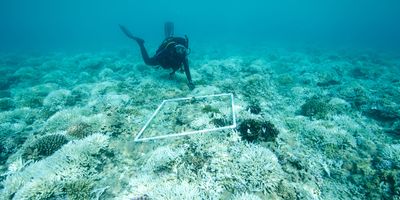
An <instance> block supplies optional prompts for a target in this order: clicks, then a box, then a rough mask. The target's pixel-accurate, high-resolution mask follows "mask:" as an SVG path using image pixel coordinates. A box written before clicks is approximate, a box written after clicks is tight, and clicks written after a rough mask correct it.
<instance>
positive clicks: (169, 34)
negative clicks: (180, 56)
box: [164, 22, 174, 38]
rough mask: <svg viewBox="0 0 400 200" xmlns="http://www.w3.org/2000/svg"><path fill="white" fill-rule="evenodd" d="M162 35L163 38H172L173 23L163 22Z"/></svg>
mask: <svg viewBox="0 0 400 200" xmlns="http://www.w3.org/2000/svg"><path fill="white" fill-rule="evenodd" d="M164 34H165V38H168V37H172V36H173V35H174V23H173V22H165V24H164Z"/></svg>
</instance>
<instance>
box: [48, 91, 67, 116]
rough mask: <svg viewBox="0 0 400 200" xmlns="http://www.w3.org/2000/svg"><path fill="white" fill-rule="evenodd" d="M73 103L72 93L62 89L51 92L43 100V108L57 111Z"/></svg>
mask: <svg viewBox="0 0 400 200" xmlns="http://www.w3.org/2000/svg"><path fill="white" fill-rule="evenodd" d="M68 101H71V91H69V90H65V89H61V90H55V91H52V92H50V94H48V95H47V96H46V98H44V100H43V106H45V107H47V108H48V109H49V110H51V111H57V110H60V109H62V108H64V107H65V105H66V104H67V103H69V102H68Z"/></svg>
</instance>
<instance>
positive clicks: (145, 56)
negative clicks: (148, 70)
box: [136, 38, 158, 66]
mask: <svg viewBox="0 0 400 200" xmlns="http://www.w3.org/2000/svg"><path fill="white" fill-rule="evenodd" d="M138 39H140V38H138ZM136 42H137V43H138V45H139V47H140V52H141V53H142V58H143V61H144V63H146V65H151V66H154V65H157V64H158V62H157V60H156V59H155V58H154V57H151V58H150V56H149V54H148V53H147V50H146V47H144V40H142V39H140V40H136Z"/></svg>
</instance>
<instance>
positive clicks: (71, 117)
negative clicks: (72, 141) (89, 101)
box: [44, 108, 98, 132]
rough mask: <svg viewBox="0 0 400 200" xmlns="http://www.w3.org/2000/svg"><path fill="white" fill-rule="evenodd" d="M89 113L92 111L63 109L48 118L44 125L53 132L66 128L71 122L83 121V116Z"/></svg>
mask: <svg viewBox="0 0 400 200" xmlns="http://www.w3.org/2000/svg"><path fill="white" fill-rule="evenodd" d="M87 113H90V111H89V110H86V109H79V108H72V109H65V110H61V111H58V112H57V113H55V114H54V115H52V116H51V117H50V118H49V119H47V121H46V122H45V124H44V127H45V129H46V130H47V131H51V132H54V131H57V130H66V129H67V128H68V126H69V125H70V124H74V123H77V122H80V121H82V118H84V117H83V116H84V115H86V114H87ZM97 117H98V116H97Z"/></svg>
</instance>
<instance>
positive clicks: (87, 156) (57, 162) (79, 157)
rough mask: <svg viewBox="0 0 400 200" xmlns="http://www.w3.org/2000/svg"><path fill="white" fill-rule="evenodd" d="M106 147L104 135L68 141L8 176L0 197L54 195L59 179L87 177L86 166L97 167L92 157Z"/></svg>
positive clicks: (22, 197)
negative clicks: (47, 155)
mask: <svg viewBox="0 0 400 200" xmlns="http://www.w3.org/2000/svg"><path fill="white" fill-rule="evenodd" d="M107 144H108V136H105V135H102V134H93V135H90V136H88V137H86V138H84V139H82V140H76V141H72V142H69V143H68V144H66V145H64V146H63V147H62V148H61V149H60V150H58V151H56V152H55V153H54V154H53V155H51V156H49V157H47V158H45V159H43V160H40V161H38V162H35V163H33V164H31V165H29V166H27V167H26V168H25V169H24V170H23V171H20V172H18V173H15V174H12V175H10V176H8V177H7V178H6V179H5V180H4V181H3V185H4V186H5V188H4V189H3V190H2V191H1V196H0V197H2V198H3V199H8V198H9V197H10V196H12V195H14V198H15V199H29V198H34V199H35V198H37V199H40V198H41V197H42V196H36V195H39V194H40V193H43V195H44V194H46V195H47V193H48V194H49V195H50V193H51V194H55V193H57V192H59V190H58V189H57V187H56V183H58V182H59V181H60V180H62V179H63V180H68V179H74V178H77V177H81V176H85V175H88V174H90V172H89V171H88V169H91V168H90V166H94V165H96V164H97V163H96V159H95V158H94V157H93V155H95V154H96V153H98V152H99V151H100V149H102V148H104V147H105V146H107ZM50 185H52V186H51V187H50ZM39 197H40V198H39ZM44 197H45V196H44Z"/></svg>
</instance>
